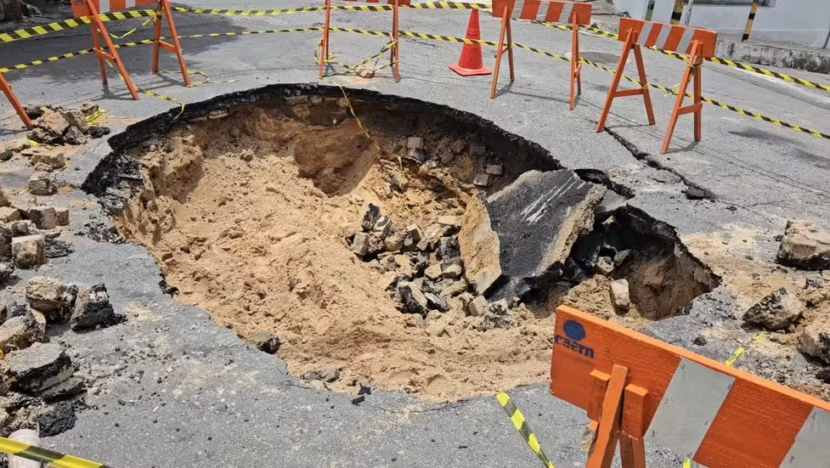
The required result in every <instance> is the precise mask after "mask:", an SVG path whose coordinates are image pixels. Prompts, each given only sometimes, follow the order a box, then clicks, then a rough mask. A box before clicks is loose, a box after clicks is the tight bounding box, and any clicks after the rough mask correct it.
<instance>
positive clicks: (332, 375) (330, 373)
mask: <svg viewBox="0 0 830 468" xmlns="http://www.w3.org/2000/svg"><path fill="white" fill-rule="evenodd" d="M317 375H319V376H320V380H322V381H323V382H327V383H332V382H336V381H337V380H338V379H339V378H340V370H339V369H337V368H336V367H326V368H323V369H321V370H319V371H317Z"/></svg>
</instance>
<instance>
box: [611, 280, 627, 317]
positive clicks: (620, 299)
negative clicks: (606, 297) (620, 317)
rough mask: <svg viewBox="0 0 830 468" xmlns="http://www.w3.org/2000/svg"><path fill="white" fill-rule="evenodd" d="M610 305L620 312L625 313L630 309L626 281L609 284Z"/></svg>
mask: <svg viewBox="0 0 830 468" xmlns="http://www.w3.org/2000/svg"><path fill="white" fill-rule="evenodd" d="M611 304H612V305H613V306H614V308H615V309H616V310H618V311H621V312H627V311H628V309H629V308H630V307H631V297H630V295H629V291H628V280H627V279H618V280H616V281H612V282H611Z"/></svg>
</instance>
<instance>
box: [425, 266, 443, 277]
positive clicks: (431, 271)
mask: <svg viewBox="0 0 830 468" xmlns="http://www.w3.org/2000/svg"><path fill="white" fill-rule="evenodd" d="M424 276H426V277H427V278H429V279H431V280H436V279H438V278H440V277H441V265H439V264H437V263H436V264H434V265H430V266H429V267H427V269H426V270H424Z"/></svg>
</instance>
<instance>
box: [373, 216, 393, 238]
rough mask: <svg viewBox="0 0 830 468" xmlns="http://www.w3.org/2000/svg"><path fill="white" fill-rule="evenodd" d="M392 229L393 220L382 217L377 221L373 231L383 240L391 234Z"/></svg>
mask: <svg viewBox="0 0 830 468" xmlns="http://www.w3.org/2000/svg"><path fill="white" fill-rule="evenodd" d="M390 229H392V219H391V218H389V216H381V217H380V218H378V220H377V221H375V225H374V226H373V228H372V230H373V231H374V233H375V235H377V236H378V237H380V238H381V239H383V238H384V237H386V235H387V234H389V230H390Z"/></svg>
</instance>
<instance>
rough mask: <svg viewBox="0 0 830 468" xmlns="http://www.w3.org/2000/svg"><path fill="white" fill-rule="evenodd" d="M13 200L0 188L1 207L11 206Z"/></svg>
mask: <svg viewBox="0 0 830 468" xmlns="http://www.w3.org/2000/svg"><path fill="white" fill-rule="evenodd" d="M11 204H12V201H11V199H10V198H9V194H8V193H6V191H5V190H2V189H0V207H5V206H11Z"/></svg>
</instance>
